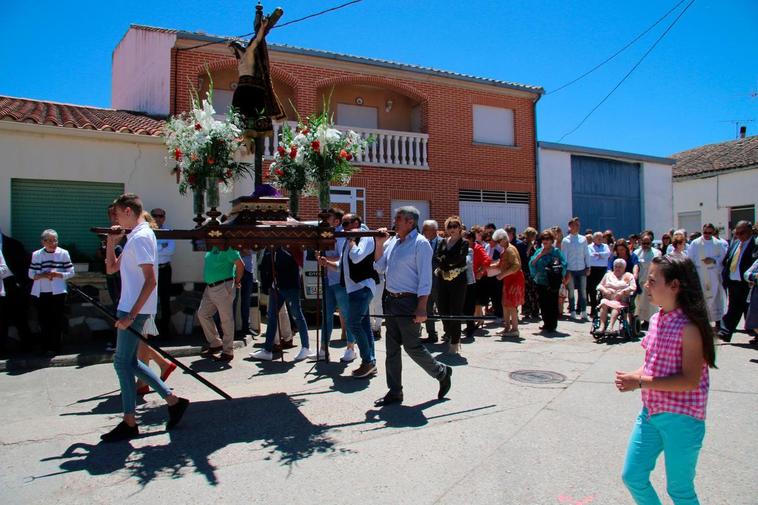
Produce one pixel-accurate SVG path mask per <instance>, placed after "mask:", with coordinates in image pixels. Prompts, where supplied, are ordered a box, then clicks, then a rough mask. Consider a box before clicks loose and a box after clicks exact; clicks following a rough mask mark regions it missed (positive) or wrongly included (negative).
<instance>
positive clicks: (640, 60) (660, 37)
mask: <svg viewBox="0 0 758 505" xmlns="http://www.w3.org/2000/svg"><path fill="white" fill-rule="evenodd" d="M693 3H695V0H690V3H688V4H687V6H686V7H685V8H684V9H683V10H682V12H680V13H679V15H678V16H677V17H676V18H674V21H672V22H671V24H670V25H669V26H668V28H666V30H665V31H664V32H663V33H662V34H661V35H660V36H659V37H658V39H656V41H655V42H654V43H653V45H652V46H650V48H649V49H648V50H647V51H645V54H643V55H642V57H641V58H640V59H639V60H637V63H635V64H634V66H633V67H632V68H631V70H629V72H627V73H626V75H624V77H622V78H621V80H620V81H619V82H618V83H617V84H616V85H615V86H614V87H613V89H612V90H611V91H610V92H608V94H607V95H605V97H603V99H602V100H600V102H598V104H597V105H595V106H594V107H593V108H592V110H590V111H589V112H588V113H587V115H586V116H584V118H583V119H582V120H581V121H579V124H577V125H576V126H575V127H574V128H573V129H572V130H570V131H568V132H566V133H564V134H563V136H562V137H561V138H560V139H558V142H561V141H563V139H564V138H566V137H568V136H569V135H571V134H572V133H574V132H575V131H577V130H578V129H579V128H581V126H582V125H583V124H584V123H585V121H587V119H589V117H590V116H591V115H592V114H593V113H594V112H595V111H596V110H597V109H599V108H600V106H601V105H603V104H604V103H605V101H606V100H608V98H610V97H611V95H612V94H613V93H614V92H615V91H616V90H617V89H618V88H619V87H620V86H621V85H622V84H623V83H624V81H626V80H627V79H628V78H629V76H630V75H632V73H633V72H634V71H635V70H636V69H637V67H639V66H640V64H641V63H642V62H643V61H644V60H645V58H646V57H647V56H648V55H649V54H650V53H651V52H652V51H653V49H655V47H656V46H657V45H658V43H659V42H660V41H661V40H663V38H664V37H665V36H666V34H667V33H668V32H669V31H671V29H672V28H673V27H674V25H675V24H676V23H677V21H679V19H680V18H681V17H682V16H683V15H684V13H685V12H687V9H689V8H690V6H692V4H693Z"/></svg>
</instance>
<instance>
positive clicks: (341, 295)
mask: <svg viewBox="0 0 758 505" xmlns="http://www.w3.org/2000/svg"><path fill="white" fill-rule="evenodd" d="M337 308H338V309H340V312H341V313H342V317H343V319H344V320H345V321H349V319H348V312H349V310H350V307H349V303H348V299H347V291H346V290H345V286H341V285H339V284H334V285H332V286H329V285H327V286H326V289H325V290H324V320H323V323H322V324H321V345H322V347H324V348H326V347H329V340H331V338H332V330H333V329H334V310H335V309H337ZM345 333H346V334H347V342H348V343H350V344H354V343H355V336H354V335H353V332H351V331H350V328H349V327H348V328H345Z"/></svg>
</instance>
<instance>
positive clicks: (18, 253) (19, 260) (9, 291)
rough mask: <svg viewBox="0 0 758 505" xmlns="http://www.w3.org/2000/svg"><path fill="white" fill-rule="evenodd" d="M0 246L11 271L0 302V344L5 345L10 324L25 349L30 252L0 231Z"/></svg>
mask: <svg viewBox="0 0 758 505" xmlns="http://www.w3.org/2000/svg"><path fill="white" fill-rule="evenodd" d="M0 250H2V253H3V257H4V258H5V263H6V264H7V266H8V270H9V273H11V274H12V275H10V276H8V277H6V278H5V280H4V286H5V300H4V303H3V304H2V306H0V311H2V312H0V346H2V347H5V343H6V340H7V337H8V326H9V325H10V324H13V325H15V326H16V329H17V330H18V336H19V340H20V344H21V349H23V350H27V349H29V348H30V347H31V342H32V341H31V330H30V329H29V291H30V289H31V281H30V280H29V275H28V273H29V264H30V262H31V255H30V254H29V253H28V252H26V249H24V245H23V244H22V243H21V242H19V241H18V240H16V239H14V238H12V237H9V236H8V235H5V234H3V233H0ZM6 275H7V274H6Z"/></svg>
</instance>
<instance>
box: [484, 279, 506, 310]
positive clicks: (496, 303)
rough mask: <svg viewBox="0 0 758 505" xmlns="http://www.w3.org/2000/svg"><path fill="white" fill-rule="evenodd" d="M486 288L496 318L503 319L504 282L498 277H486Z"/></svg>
mask: <svg viewBox="0 0 758 505" xmlns="http://www.w3.org/2000/svg"><path fill="white" fill-rule="evenodd" d="M485 279H487V280H486V281H485V286H487V291H488V292H489V294H488V298H489V299H490V300H492V309H493V312H494V313H495V317H500V318H502V317H503V281H499V280H498V279H497V277H485Z"/></svg>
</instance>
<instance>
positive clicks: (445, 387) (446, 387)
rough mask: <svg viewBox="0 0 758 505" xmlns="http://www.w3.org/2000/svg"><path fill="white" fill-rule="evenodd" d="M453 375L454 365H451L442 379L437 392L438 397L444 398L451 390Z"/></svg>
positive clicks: (439, 398)
mask: <svg viewBox="0 0 758 505" xmlns="http://www.w3.org/2000/svg"><path fill="white" fill-rule="evenodd" d="M452 376H453V367H451V366H449V367H447V368H446V369H445V375H443V376H442V378H441V379H440V390H439V392H438V393H437V399H438V400H442V399H443V398H444V397H445V395H446V394H447V392H448V391H450V385H451V384H450V378H451V377H452Z"/></svg>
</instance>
